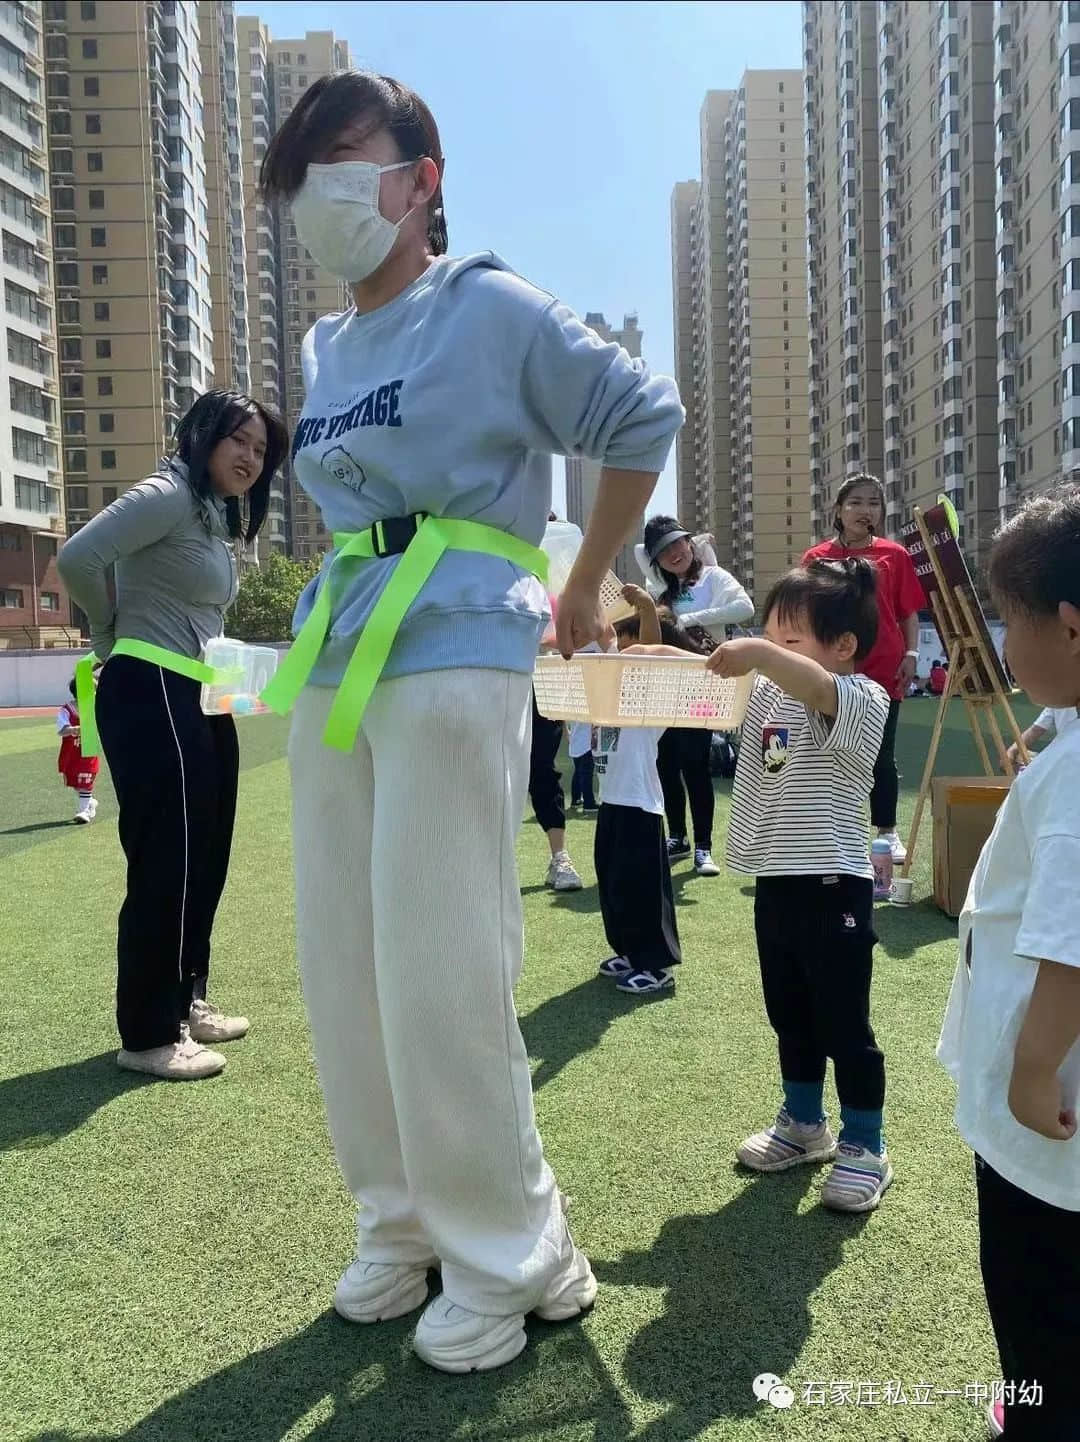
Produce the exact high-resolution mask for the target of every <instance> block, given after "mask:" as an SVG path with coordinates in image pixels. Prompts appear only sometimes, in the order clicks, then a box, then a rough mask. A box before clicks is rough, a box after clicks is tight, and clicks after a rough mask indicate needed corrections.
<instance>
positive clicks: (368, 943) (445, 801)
mask: <svg viewBox="0 0 1080 1442" xmlns="http://www.w3.org/2000/svg"><path fill="white" fill-rule="evenodd" d="M334 694H335V693H334V692H333V691H331V690H328V689H325V688H317V687H308V688H307V689H306V690H305V691H304V692H303V694H302V695H301V697H300V699H299V701H298V703H297V706H296V712H295V716H294V720H293V726H292V734H291V736H290V739H289V763H290V768H291V771H292V806H293V835H294V841H295V852H296V910H297V917H296V920H297V938H298V942H297V944H298V953H299V958H300V972H301V977H302V980H303V987H304V998H305V1001H306V1003H307V1009H308V1015H309V1017H310V1020H311V1029H312V1034H313V1039H314V1045H315V1059H316V1064H317V1066H318V1070H319V1077H320V1080H321V1082H322V1089H323V1094H324V1096H325V1098H326V1108H327V1112H328V1115H329V1122H330V1132H331V1136H332V1138H333V1142H334V1147H335V1150H336V1153H337V1158H338V1162H339V1163H340V1166H341V1169H342V1172H343V1173H344V1176H345V1182H346V1185H347V1186H348V1188H349V1190H350V1192H351V1193H352V1195H353V1196H354V1197H355V1198H356V1200H357V1202H358V1203H359V1206H360V1211H359V1216H358V1226H357V1232H358V1242H357V1256H358V1257H359V1258H360V1259H361V1260H363V1261H369V1262H419V1263H423V1262H429V1261H433V1260H434V1259H435V1258H438V1259H439V1260H440V1261H441V1262H442V1277H443V1289H444V1291H445V1293H446V1295H447V1296H448V1297H449V1299H450V1300H451V1301H453V1302H456V1303H458V1304H459V1305H460V1306H463V1307H468V1308H471V1309H472V1310H473V1311H479V1312H486V1313H489V1314H492V1315H509V1314H512V1313H514V1312H527V1311H528V1310H530V1308H532V1307H533V1306H535V1305H536V1303H537V1302H538V1301H539V1299H540V1294H541V1292H542V1291H543V1288H544V1285H545V1283H546V1282H547V1281H548V1280H549V1278H550V1277H551V1276H552V1275H553V1274H554V1272H555V1271H556V1270H557V1268H558V1265H559V1255H560V1247H561V1244H562V1239H563V1236H564V1222H563V1217H562V1209H561V1207H560V1204H559V1197H558V1190H557V1188H556V1186H555V1179H554V1177H553V1176H552V1173H551V1169H550V1167H549V1166H548V1165H547V1163H546V1162H545V1160H544V1156H543V1151H542V1148H541V1145H540V1138H539V1136H538V1135H537V1131H536V1124H535V1121H534V1117H533V1104H532V1084H531V1078H530V1074H529V1066H528V1059H527V1056H526V1052H525V1044H524V1042H523V1040H522V1037H521V1031H520V1029H519V1027H518V1022H517V1015H516V1012H515V1010H514V1000H513V995H512V990H511V988H512V987H513V985H514V982H515V981H516V979H517V977H518V974H519V972H520V969H521V961H522V913H521V896H520V892H519V888H518V879H517V866H516V860H515V853H514V842H515V838H516V836H517V832H518V828H519V826H520V824H521V820H522V816H523V813H524V806H525V792H526V784H527V779H528V769H529V728H530V720H531V708H530V678H529V677H528V676H523V675H517V674H515V673H512V672H509V671H494V670H480V669H469V670H458V671H435V672H429V673H427V674H424V675H418V676H403V677H398V678H395V679H393V680H389V681H382V682H380V683H379V685H378V686H377V687H376V689H375V692H374V695H373V696H372V698H371V701H370V703H369V705H368V708H367V712H366V714H365V716H364V721H363V726H362V729H361V734H360V736H359V737H358V739H357V743H356V746H355V748H354V749H353V751H352V754H351V755H348V756H346V755H343V754H342V753H341V752H339V751H335V750H332V749H331V748H330V747H328V746H326V745H325V744H324V743H323V740H322V733H323V728H324V726H325V724H326V718H327V714H328V712H329V709H330V706H331V703H332V701H333V698H334Z"/></svg>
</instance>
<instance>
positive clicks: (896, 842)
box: [878, 831, 907, 865]
mask: <svg viewBox="0 0 1080 1442" xmlns="http://www.w3.org/2000/svg"><path fill="white" fill-rule="evenodd" d="M878 839H879V840H880V841H887V842H888V843H889V848H890V850H891V851H892V859H893V860H894V861H895V862H898V863H899V864H900V865H903V863H904V862H905V861H906V860H907V847H906V846H905V845H904V843H903V842H902V841H901V840H900V837H899V834H898V833H897V832H895V831H882V832H881V833H880V834H879V837H878Z"/></svg>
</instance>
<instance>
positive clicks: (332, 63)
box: [269, 30, 352, 560]
mask: <svg viewBox="0 0 1080 1442" xmlns="http://www.w3.org/2000/svg"><path fill="white" fill-rule="evenodd" d="M269 52H270V53H269V61H270V64H271V65H272V67H273V90H274V106H275V117H274V118H275V123H276V124H277V125H281V124H282V123H283V122H284V121H285V120H286V119H287V117H288V116H289V114H290V113H291V111H292V108H293V106H294V105H295V103H296V101H297V100H299V98H300V96H301V95H302V94H303V93H304V91H305V90H306V89H307V87H308V86H309V85H311V84H313V83H314V82H315V81H316V80H317V79H318V78H319V76H320V75H334V74H337V73H338V72H339V71H342V70H348V69H349V68H350V66H351V64H352V61H351V58H350V55H349V47H348V44H347V42H346V41H344V40H339V39H338V38H337V37H336V36H335V35H334V34H332V33H331V32H330V31H328V30H316V31H312V30H309V31H308V32H307V34H306V35H305V36H304V37H303V39H298V40H271V41H270V46H269ZM278 227H279V230H278V234H279V239H280V254H279V262H280V266H281V276H280V287H281V316H282V326H281V344H282V365H283V368H284V370H283V376H284V383H283V395H284V404H285V418H286V420H287V422H288V425H289V429H290V431H292V430H293V429H294V428H295V426H296V422H297V420H298V419H299V416H300V412H301V410H302V409H303V405H304V378H303V374H302V372H301V369H300V345H301V343H302V341H303V339H304V336H305V334H306V333H307V331H308V329H309V328H310V327H311V326H312V325H313V324H314V323H315V321H316V320H318V318H319V317H320V316H323V315H327V314H328V313H329V312H331V311H339V310H342V309H343V308H344V307H346V306H348V305H350V304H351V303H352V302H351V297H350V296H349V294H348V290H347V288H346V287H344V286H343V285H342V283H341V281H340V280H337V279H336V278H335V277H334V276H331V275H328V274H327V273H326V271H324V270H323V269H322V268H321V267H319V266H317V265H316V264H315V262H314V261H313V260H312V259H311V257H310V256H309V255H308V253H307V251H306V250H305V249H304V247H303V246H302V245H301V243H300V241H299V239H298V237H297V234H296V227H295V226H294V225H293V222H292V216H291V215H290V213H289V208H288V206H282V207H281V213H280V215H279V217H278ZM288 486H289V503H290V505H289V509H290V517H291V537H290V539H291V547H292V554H293V555H294V556H295V557H296V558H297V560H306V559H308V558H309V557H311V556H313V555H317V554H318V553H319V552H320V551H326V550H329V548H330V546H331V545H332V541H331V538H330V535H329V534H328V532H327V531H326V528H325V527H324V526H323V524H322V519H321V517H320V516H319V513H318V510H317V509H316V507H315V505H314V504H313V503H312V501H311V500H310V499H309V498H308V497H307V496H305V495H304V493H303V492H302V491H301V490H300V489H299V487H298V486H297V485H296V482H295V477H294V476H293V474H292V470H291V466H290V468H289V473H288Z"/></svg>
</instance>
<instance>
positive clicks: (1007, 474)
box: [998, 461, 1020, 513]
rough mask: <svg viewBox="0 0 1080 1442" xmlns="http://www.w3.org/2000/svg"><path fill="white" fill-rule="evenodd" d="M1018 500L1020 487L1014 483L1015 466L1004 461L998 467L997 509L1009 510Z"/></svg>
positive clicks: (1010, 462)
mask: <svg viewBox="0 0 1080 1442" xmlns="http://www.w3.org/2000/svg"><path fill="white" fill-rule="evenodd" d="M1019 502H1020V489H1019V487H1018V486H1017V484H1016V466H1015V464H1014V463H1013V462H1012V461H1006V462H1005V463H1004V464H1002V465H1000V466H999V467H998V509H999V510H1001V511H1004V512H1006V513H1008V512H1010V511H1011V510H1012V509H1013V508H1014V507H1015V506H1017V505H1018V504H1019Z"/></svg>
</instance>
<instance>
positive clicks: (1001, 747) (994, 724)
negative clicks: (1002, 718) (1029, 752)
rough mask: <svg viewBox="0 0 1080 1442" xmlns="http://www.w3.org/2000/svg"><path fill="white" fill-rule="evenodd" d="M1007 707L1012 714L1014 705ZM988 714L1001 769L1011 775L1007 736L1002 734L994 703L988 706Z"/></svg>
mask: <svg viewBox="0 0 1080 1442" xmlns="http://www.w3.org/2000/svg"><path fill="white" fill-rule="evenodd" d="M1007 709H1008V711H1009V714H1010V715H1011V714H1012V707H1011V706H1010V707H1008V708H1007ZM986 714H987V716H989V718H990V734H991V736H993V738H994V745H995V746H996V747H997V753H998V759H999V760H1000V762H1001V769H1002V771H1003V772H1004V773H1005V775H1006V776H1009V775H1011V774H1012V765H1011V764H1010V762H1009V751H1008V747H1007V746H1006V745H1005V738H1004V736H1002V734H1001V727H1000V726H999V725H998V719H997V713H996V712H995V710H994V707H993V705H992V704H991V705H990V706H988V707H987V708H986Z"/></svg>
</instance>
